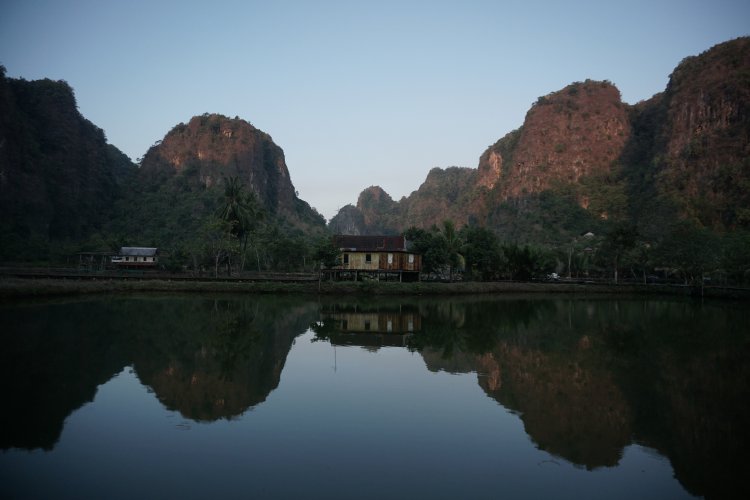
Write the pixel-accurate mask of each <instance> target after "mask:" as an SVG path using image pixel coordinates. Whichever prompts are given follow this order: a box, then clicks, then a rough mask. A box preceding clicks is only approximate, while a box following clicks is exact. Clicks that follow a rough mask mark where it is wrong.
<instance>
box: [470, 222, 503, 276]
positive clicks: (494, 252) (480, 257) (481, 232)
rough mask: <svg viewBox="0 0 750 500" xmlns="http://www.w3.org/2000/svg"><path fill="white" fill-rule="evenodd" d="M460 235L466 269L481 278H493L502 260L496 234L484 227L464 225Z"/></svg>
mask: <svg viewBox="0 0 750 500" xmlns="http://www.w3.org/2000/svg"><path fill="white" fill-rule="evenodd" d="M461 237H462V239H463V241H464V246H463V253H464V256H465V258H466V269H467V270H468V271H469V272H471V273H472V274H473V275H476V276H478V277H479V278H480V279H482V280H485V281H486V280H491V279H493V278H494V277H495V276H496V275H497V273H498V272H499V271H500V268H501V267H502V261H503V255H502V251H501V250H500V242H499V241H498V238H497V235H496V234H495V233H494V232H492V231H491V230H489V229H487V228H484V227H478V226H464V228H462V229H461Z"/></svg>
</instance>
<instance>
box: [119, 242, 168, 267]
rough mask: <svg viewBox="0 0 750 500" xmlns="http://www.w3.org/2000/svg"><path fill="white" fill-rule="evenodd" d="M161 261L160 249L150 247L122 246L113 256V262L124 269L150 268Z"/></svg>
mask: <svg viewBox="0 0 750 500" xmlns="http://www.w3.org/2000/svg"><path fill="white" fill-rule="evenodd" d="M158 263H159V249H158V248H148V247H122V248H120V252H119V253H118V254H117V255H115V256H114V257H112V264H114V265H115V266H117V267H118V268H122V269H148V268H154V267H156V266H157V264H158Z"/></svg>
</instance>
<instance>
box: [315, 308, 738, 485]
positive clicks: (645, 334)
mask: <svg viewBox="0 0 750 500" xmlns="http://www.w3.org/2000/svg"><path fill="white" fill-rule="evenodd" d="M358 307H359V309H358ZM415 309H416V311H418V314H419V316H420V319H419V320H417V321H415V324H419V325H420V328H419V330H418V331H415V332H409V333H408V334H407V335H403V336H399V339H398V341H395V342H389V343H388V345H396V344H400V343H401V342H403V343H404V344H405V345H406V346H407V347H408V348H409V349H412V350H413V351H415V352H419V353H420V354H421V356H422V357H423V359H424V361H425V364H426V366H427V368H428V369H429V370H431V371H435V372H437V371H447V372H450V373H476V374H477V381H478V384H479V386H480V387H481V388H482V390H483V391H484V392H485V393H486V394H487V395H488V396H489V397H491V398H493V399H494V400H496V401H497V402H498V403H500V404H501V405H503V406H504V407H506V408H508V409H511V410H513V411H514V412H516V413H517V414H518V415H519V417H520V418H521V420H522V421H523V423H524V428H525V430H526V432H527V434H528V435H529V437H531V439H532V440H533V441H534V443H535V444H536V445H537V446H538V447H539V448H540V449H543V450H545V451H548V452H549V453H551V454H553V455H555V456H558V457H560V458H563V459H565V460H567V461H569V462H572V463H574V464H577V465H579V466H581V467H584V468H586V469H595V468H598V467H609V466H614V465H617V464H618V462H619V461H620V459H621V458H622V454H623V451H624V449H625V447H626V446H628V445H629V444H631V443H639V444H642V445H645V446H649V447H652V448H654V449H656V450H658V451H659V452H661V453H663V454H664V455H666V456H668V457H669V458H670V460H671V461H672V464H673V466H674V469H675V473H676V475H677V477H678V479H679V480H680V481H681V483H682V484H683V485H684V486H685V487H686V489H687V490H688V491H690V492H691V493H693V494H696V495H707V494H709V493H710V495H709V496H712V495H719V496H726V495H728V494H732V495H736V494H737V492H739V491H747V486H746V485H745V483H744V477H745V474H746V473H747V472H750V468H749V467H748V459H747V457H746V446H747V445H748V444H749V443H750V436H749V435H748V430H747V423H748V422H750V410H748V405H746V404H745V402H746V401H748V400H750V399H749V397H750V364H749V363H748V361H749V360H750V335H749V332H748V328H747V324H748V323H747V319H748V318H747V313H746V312H745V309H744V307H743V305H728V304H713V305H705V304H703V305H701V304H699V303H694V302H683V301H673V300H665V301H655V300H581V299H568V300H560V299H556V300H538V299H509V300H496V299H482V300H477V299H463V300H440V301H429V300H425V301H420V302H418V303H414V304H410V308H408V309H406V311H407V312H405V313H403V317H402V318H400V319H399V315H401V314H402V313H401V311H403V310H404V305H403V304H397V305H394V304H391V305H390V309H389V306H387V305H386V306H380V307H379V309H375V310H373V306H372V305H370V306H367V305H364V306H363V305H357V304H351V303H348V304H346V305H345V306H344V307H340V309H339V312H335V311H336V309H335V307H331V306H329V308H328V309H327V310H326V309H325V308H324V314H323V317H324V318H327V319H328V320H329V321H327V320H326V319H324V320H323V321H322V323H320V325H322V328H320V329H316V333H317V337H318V339H329V340H330V341H331V343H333V344H337V343H342V341H341V338H342V337H345V338H346V342H345V343H346V344H349V345H361V346H371V345H373V343H380V345H385V344H384V343H383V341H382V340H380V339H381V338H383V337H384V336H383V335H382V333H380V332H378V333H375V332H373V331H369V332H362V331H358V332H357V333H356V334H351V333H349V332H348V330H350V329H351V326H350V325H352V324H354V325H361V324H362V323H363V322H364V321H365V320H366V321H369V323H370V324H371V325H372V324H376V323H377V324H378V325H381V324H383V320H384V319H385V318H389V320H390V321H392V322H393V323H394V324H396V323H398V322H399V321H403V320H404V319H405V318H411V317H412V316H413V315H414V314H415ZM326 311H327V314H326ZM331 311H334V312H331ZM340 311H346V312H345V313H344V312H340ZM376 318H377V319H376ZM410 321H411V319H410ZM360 330H361V329H360ZM376 339H377V340H376Z"/></svg>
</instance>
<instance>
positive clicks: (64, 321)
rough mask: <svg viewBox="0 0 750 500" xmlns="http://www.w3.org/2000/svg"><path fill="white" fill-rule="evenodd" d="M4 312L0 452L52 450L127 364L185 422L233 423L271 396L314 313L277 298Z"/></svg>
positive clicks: (98, 303)
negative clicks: (70, 419)
mask: <svg viewBox="0 0 750 500" xmlns="http://www.w3.org/2000/svg"><path fill="white" fill-rule="evenodd" d="M1 313H2V318H3V328H2V329H3V340H4V346H3V349H2V350H0V363H1V364H2V370H3V372H2V390H3V394H5V395H6V398H7V404H6V405H5V408H4V409H5V411H4V412H2V420H0V424H1V425H0V429H1V430H0V447H1V448H9V447H19V448H28V449H33V448H45V449H51V448H53V447H54V445H55V443H56V442H57V440H58V438H59V436H60V433H61V431H62V427H63V422H64V420H65V418H66V417H67V416H68V415H69V414H70V413H71V412H73V411H74V410H76V409H77V408H79V407H81V406H82V405H83V404H84V403H86V402H88V401H92V400H93V398H94V396H95V394H96V389H97V387H98V386H99V385H101V384H103V383H105V382H107V381H108V380H109V379H110V378H112V376H114V375H115V374H117V373H119V372H120V371H122V369H123V368H124V367H126V366H128V365H134V366H135V368H136V371H137V372H138V376H139V377H140V379H141V380H142V381H143V382H144V383H145V384H148V385H150V386H151V387H153V389H154V392H155V393H156V396H157V397H158V398H159V400H160V401H162V403H163V404H165V405H166V406H167V407H169V408H172V409H176V410H179V411H180V412H181V413H182V414H183V415H185V416H186V417H188V418H193V419H199V420H214V419H217V418H222V417H226V418H228V417H231V416H234V415H239V414H240V413H242V412H243V411H245V410H246V409H247V408H248V407H249V406H252V405H255V404H258V403H260V402H262V401H264V400H265V398H266V397H267V396H268V394H269V392H271V391H272V390H273V389H274V388H276V386H277V385H278V383H279V377H280V373H281V370H282V368H283V366H284V362H285V360H286V356H287V354H288V352H289V349H290V347H291V345H292V342H293V340H294V338H295V337H296V336H297V335H299V334H301V333H304V332H305V330H306V328H307V324H308V323H309V322H310V320H311V319H312V318H313V317H315V315H316V314H317V306H316V304H314V303H310V302H307V301H305V300H304V299H302V300H295V299H291V298H279V297H253V299H252V300H246V299H239V298H226V297H224V298H222V299H221V300H214V299H195V298H192V297H191V298H187V299H186V298H145V299H125V298H110V299H99V300H86V301H70V302H67V303H50V302H46V303H39V304H35V305H27V306H14V307H9V306H6V307H4V308H3V309H2V310H1ZM8 396H9V398H8Z"/></svg>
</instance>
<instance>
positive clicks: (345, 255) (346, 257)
mask: <svg viewBox="0 0 750 500" xmlns="http://www.w3.org/2000/svg"><path fill="white" fill-rule="evenodd" d="M348 263H349V254H348V253H345V254H344V264H348Z"/></svg>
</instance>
